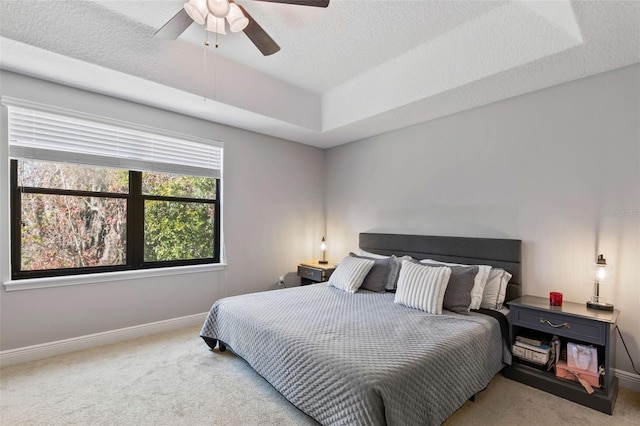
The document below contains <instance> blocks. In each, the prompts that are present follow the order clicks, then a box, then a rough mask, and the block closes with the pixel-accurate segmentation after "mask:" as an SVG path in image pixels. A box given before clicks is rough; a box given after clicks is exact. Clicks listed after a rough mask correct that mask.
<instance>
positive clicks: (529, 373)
mask: <svg viewBox="0 0 640 426" xmlns="http://www.w3.org/2000/svg"><path fill="white" fill-rule="evenodd" d="M509 309H510V310H511V322H512V329H511V336H512V339H515V336H516V335H518V334H520V333H522V334H524V335H526V334H527V332H531V331H532V330H533V332H534V333H538V334H540V333H542V335H544V336H548V337H549V338H551V336H553V335H556V336H558V337H560V339H561V341H562V344H563V347H565V346H566V344H567V342H575V343H581V344H585V345H592V346H594V347H596V348H597V351H598V364H599V365H602V366H603V367H604V377H603V378H602V379H601V387H600V388H599V389H595V392H594V393H593V394H591V395H589V394H588V393H587V392H586V391H585V390H584V388H583V387H582V386H581V385H580V384H579V383H578V382H574V381H569V380H564V379H560V378H557V377H556V376H555V374H554V372H553V371H550V372H547V371H541V370H538V369H535V368H533V367H530V366H527V365H524V364H523V363H520V362H519V361H518V358H517V357H513V362H512V365H511V366H508V367H506V368H505V370H504V375H505V377H508V378H509V379H512V380H516V381H518V382H521V383H525V384H527V385H530V386H533V387H536V388H538V389H541V390H544V391H546V392H549V393H552V394H554V395H557V396H560V397H562V398H566V399H569V400H571V401H573V402H577V403H578V404H582V405H585V406H587V407H591V408H593V409H596V410H598V411H602V412H603V413H607V414H612V413H613V406H614V404H615V402H616V397H617V396H618V378H617V377H615V376H614V375H613V367H614V366H615V353H616V351H615V342H616V341H615V335H614V330H615V325H616V321H617V320H618V315H619V314H620V312H619V311H617V310H615V311H613V312H607V311H596V310H591V309H587V307H586V306H585V304H584V303H572V302H564V303H563V304H562V306H550V305H549V299H548V298H544V297H535V296H523V297H520V298H518V299H515V300H512V301H511V302H509Z"/></svg>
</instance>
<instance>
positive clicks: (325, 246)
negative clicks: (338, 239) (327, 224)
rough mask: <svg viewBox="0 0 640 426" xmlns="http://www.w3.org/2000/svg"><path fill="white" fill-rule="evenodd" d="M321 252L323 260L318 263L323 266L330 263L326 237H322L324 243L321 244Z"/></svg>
mask: <svg viewBox="0 0 640 426" xmlns="http://www.w3.org/2000/svg"><path fill="white" fill-rule="evenodd" d="M320 250H321V251H322V260H318V263H320V264H322V265H324V264H327V263H329V262H327V242H326V241H325V239H324V236H323V237H322V242H321V243H320Z"/></svg>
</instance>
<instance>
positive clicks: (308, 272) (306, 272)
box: [304, 271, 313, 276]
mask: <svg viewBox="0 0 640 426" xmlns="http://www.w3.org/2000/svg"><path fill="white" fill-rule="evenodd" d="M304 273H305V274H307V275H308V276H312V275H313V272H311V271H304Z"/></svg>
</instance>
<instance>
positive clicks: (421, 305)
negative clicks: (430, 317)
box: [393, 260, 451, 314]
mask: <svg viewBox="0 0 640 426" xmlns="http://www.w3.org/2000/svg"><path fill="white" fill-rule="evenodd" d="M450 276H451V268H447V267H434V266H427V265H421V264H419V263H413V262H411V261H409V260H403V261H402V267H401V268H400V275H399V276H398V288H397V289H396V297H395V299H394V300H393V301H394V302H396V303H398V304H400V305H404V306H407V307H409V308H414V309H421V310H423V311H426V312H428V313H430V314H441V313H442V302H443V300H444V292H445V291H446V290H447V284H448V283H449V277H450Z"/></svg>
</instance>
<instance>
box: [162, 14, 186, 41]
mask: <svg viewBox="0 0 640 426" xmlns="http://www.w3.org/2000/svg"><path fill="white" fill-rule="evenodd" d="M191 24H193V19H191V17H190V16H189V15H188V14H187V12H186V11H185V10H184V9H180V11H179V12H178V13H176V14H175V15H174V16H173V18H171V19H169V20H168V21H167V23H166V24H164V25H163V26H162V27H160V29H159V30H158V31H156V32H155V33H154V35H155V36H156V37H159V38H163V39H165V40H175V39H177V38H178V37H180V34H182V33H183V32H184V31H185V30H186V29H187V28H189V25H191Z"/></svg>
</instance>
